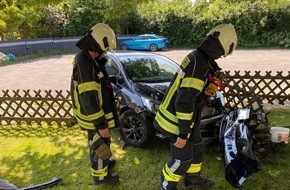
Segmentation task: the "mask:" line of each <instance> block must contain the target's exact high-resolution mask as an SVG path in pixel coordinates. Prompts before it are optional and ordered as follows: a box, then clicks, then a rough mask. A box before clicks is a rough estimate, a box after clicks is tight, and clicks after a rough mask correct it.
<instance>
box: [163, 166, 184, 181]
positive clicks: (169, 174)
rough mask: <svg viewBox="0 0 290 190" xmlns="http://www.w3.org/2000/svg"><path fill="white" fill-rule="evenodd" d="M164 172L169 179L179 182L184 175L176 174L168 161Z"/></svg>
mask: <svg viewBox="0 0 290 190" xmlns="http://www.w3.org/2000/svg"><path fill="white" fill-rule="evenodd" d="M162 173H163V175H164V177H165V179H166V180H167V181H173V182H179V180H180V178H181V177H182V176H181V175H177V174H174V173H173V172H172V171H171V170H170V168H169V167H168V165H167V163H166V164H165V167H164V168H163V170H162Z"/></svg>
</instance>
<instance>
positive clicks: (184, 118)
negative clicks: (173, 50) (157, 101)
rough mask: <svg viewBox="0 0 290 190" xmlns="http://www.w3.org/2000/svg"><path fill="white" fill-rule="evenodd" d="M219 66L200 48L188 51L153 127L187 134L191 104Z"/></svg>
mask: <svg viewBox="0 0 290 190" xmlns="http://www.w3.org/2000/svg"><path fill="white" fill-rule="evenodd" d="M216 70H220V68H219V67H218V65H217V63H216V62H215V61H214V60H212V59H210V57H209V56H208V55H207V54H205V53H204V52H203V51H202V50H200V49H199V48H198V49H197V50H194V51H192V52H191V53H189V54H188V55H187V56H186V57H185V58H184V60H183V61H182V63H181V65H180V68H179V70H178V71H177V73H176V74H175V76H174V78H173V79H172V81H171V84H170V86H169V89H168V91H167V94H166V96H165V98H164V99H163V101H162V103H161V105H160V106H159V110H158V112H157V115H156V117H155V122H154V123H155V127H156V128H157V129H159V130H161V131H163V132H166V133H169V134H174V135H178V136H179V137H181V138H184V139H185V138H188V137H189V135H190V133H191V131H192V130H191V128H192V127H193V118H194V106H195V104H196V103H197V101H199V100H200V96H204V93H203V92H202V91H203V89H204V88H205V87H206V85H207V81H208V77H209V74H213V73H214V72H215V71H216Z"/></svg>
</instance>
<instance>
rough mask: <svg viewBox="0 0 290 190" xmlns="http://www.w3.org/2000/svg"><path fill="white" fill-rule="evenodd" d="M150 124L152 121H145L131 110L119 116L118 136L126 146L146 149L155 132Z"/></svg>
mask: <svg viewBox="0 0 290 190" xmlns="http://www.w3.org/2000/svg"><path fill="white" fill-rule="evenodd" d="M152 123H153V121H152V119H148V120H147V121H146V120H145V119H144V118H143V117H142V116H141V115H139V114H137V113H136V112H134V111H133V110H127V111H125V112H124V113H123V114H122V115H121V116H120V127H119V132H120V136H121V138H122V140H123V141H124V143H125V144H126V145H129V146H133V147H137V148H143V147H146V146H148V145H149V144H150V142H151V141H152V140H153V137H154V131H155V130H154V128H153V125H152Z"/></svg>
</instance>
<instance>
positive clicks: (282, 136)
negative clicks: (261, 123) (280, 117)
mask: <svg viewBox="0 0 290 190" xmlns="http://www.w3.org/2000/svg"><path fill="white" fill-rule="evenodd" d="M270 133H271V141H272V142H274V143H279V142H283V141H284V142H285V144H288V139H289V129H288V128H285V127H271V129H270Z"/></svg>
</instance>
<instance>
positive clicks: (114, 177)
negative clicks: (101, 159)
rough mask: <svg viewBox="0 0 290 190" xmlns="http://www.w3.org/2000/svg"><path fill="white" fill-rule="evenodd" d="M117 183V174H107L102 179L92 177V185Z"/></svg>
mask: <svg viewBox="0 0 290 190" xmlns="http://www.w3.org/2000/svg"><path fill="white" fill-rule="evenodd" d="M116 182H119V176H118V175H117V174H108V175H107V176H105V177H104V178H103V179H99V178H98V177H94V185H100V184H102V183H116Z"/></svg>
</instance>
